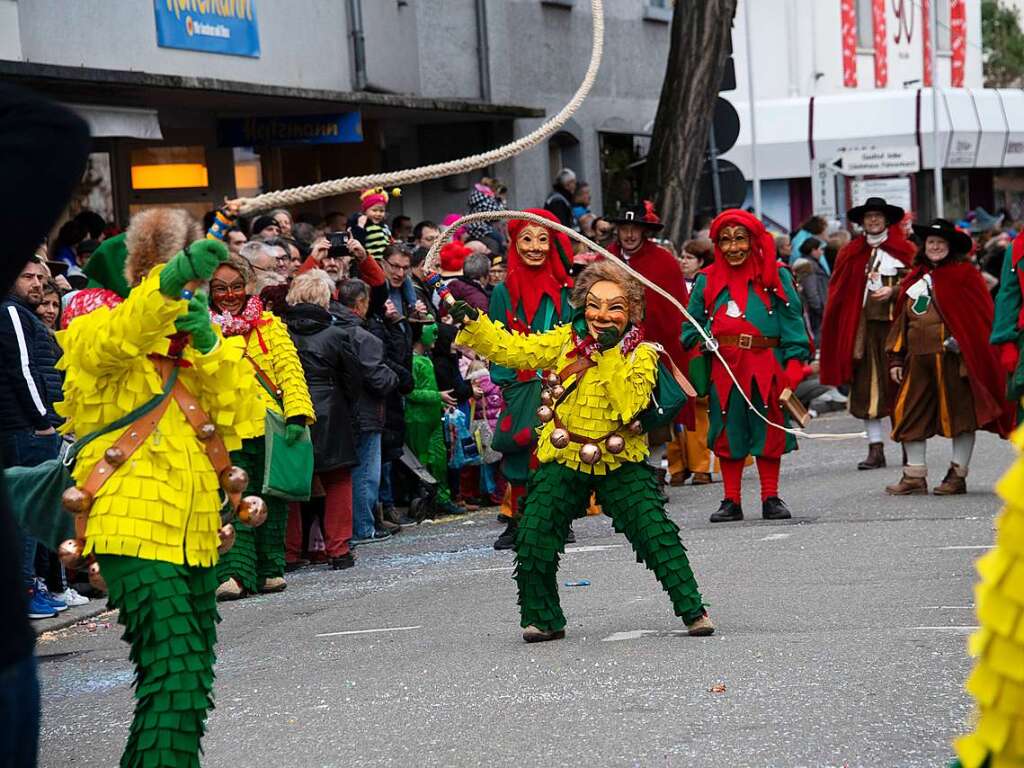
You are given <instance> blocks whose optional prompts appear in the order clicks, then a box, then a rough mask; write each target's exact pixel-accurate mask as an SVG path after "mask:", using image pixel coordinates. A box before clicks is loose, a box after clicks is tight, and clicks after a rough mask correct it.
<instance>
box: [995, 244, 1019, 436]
mask: <svg viewBox="0 0 1024 768" xmlns="http://www.w3.org/2000/svg"><path fill="white" fill-rule="evenodd" d="M992 343H993V344H995V345H996V346H997V347H999V362H1000V365H1001V366H1002V368H1003V371H1004V372H1005V373H1006V375H1007V377H1008V382H1007V387H1006V394H1007V397H1008V398H1009V399H1010V400H1012V401H1013V402H1014V403H1016V405H1017V421H1018V423H1019V422H1021V421H1024V364H1022V360H1021V354H1020V348H1021V345H1022V344H1024V232H1021V233H1020V234H1019V235H1017V237H1016V238H1014V240H1013V242H1012V243H1011V244H1010V245H1009V246H1008V247H1007V249H1006V255H1005V256H1004V257H1003V269H1002V272H1001V274H1000V276H999V292H998V293H997V294H996V314H995V321H994V322H993V324H992Z"/></svg>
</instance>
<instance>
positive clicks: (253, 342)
mask: <svg viewBox="0 0 1024 768" xmlns="http://www.w3.org/2000/svg"><path fill="white" fill-rule="evenodd" d="M260 317H261V319H263V320H264V321H267V322H266V325H261V326H260V327H259V328H256V329H254V330H253V331H252V333H250V334H249V339H248V342H245V341H244V339H243V337H241V336H239V337H237V338H239V339H242V340H243V343H245V345H246V347H245V351H246V352H247V353H248V355H249V357H251V358H252V359H253V360H255V361H256V364H257V365H258V366H259V367H260V368H261V369H262V370H263V372H264V373H266V375H267V376H269V377H270V379H271V381H273V382H274V384H275V385H276V386H277V387H279V388H280V389H281V390H282V392H283V393H284V397H283V399H284V409H283V410H282V409H281V406H280V405H278V402H277V400H275V399H274V398H273V397H271V396H270V393H269V392H267V390H266V389H265V388H264V387H262V386H261V385H260V384H259V383H258V382H257V383H256V390H257V391H258V392H259V398H260V402H261V403H262V405H263V408H264V409H270V410H273V411H276V412H277V413H281V414H283V415H284V417H285V418H286V419H290V418H292V417H293V416H304V417H305V418H306V423H307V424H312V423H313V422H314V421H315V418H316V417H315V416H314V414H313V402H312V401H311V400H310V399H309V389H308V388H307V387H306V377H305V374H303V372H302V363H300V362H299V354H298V352H296V351H295V344H294V343H292V339H291V336H289V335H288V330H287V328H285V326H284V323H282V322H281V321H280V320H278V319H277V317H276V316H275V315H274V314H273V313H271V312H264V313H263V314H262V315H261V316H260ZM247 362H248V361H247ZM249 372H250V375H252V376H254V377H255V369H254V368H253V367H252V364H251V363H249ZM263 433H264V422H263V410H260V411H259V413H258V414H256V417H255V418H253V419H248V420H246V421H244V422H242V423H240V424H239V425H238V434H239V436H240V437H241V438H242V439H243V440H244V439H246V438H250V437H262V436H263Z"/></svg>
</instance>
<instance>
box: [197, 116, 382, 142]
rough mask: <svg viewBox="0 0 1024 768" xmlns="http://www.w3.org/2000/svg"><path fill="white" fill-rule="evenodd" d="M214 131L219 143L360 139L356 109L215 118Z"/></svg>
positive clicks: (358, 140)
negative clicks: (332, 113)
mask: <svg viewBox="0 0 1024 768" xmlns="http://www.w3.org/2000/svg"><path fill="white" fill-rule="evenodd" d="M217 133H218V138H219V143H220V145H221V146H222V147H260V146H262V147H268V146H269V147H276V146H282V145H288V144H359V143H360V142H361V141H362V140H363V124H362V121H361V119H360V116H359V113H358V112H342V113H341V114H337V115H286V116H283V117H245V118H230V119H226V120H220V121H218V124H217Z"/></svg>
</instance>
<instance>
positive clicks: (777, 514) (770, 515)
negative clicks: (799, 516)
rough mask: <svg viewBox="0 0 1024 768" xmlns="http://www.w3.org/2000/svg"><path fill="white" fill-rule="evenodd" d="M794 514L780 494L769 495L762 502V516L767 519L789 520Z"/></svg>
mask: <svg viewBox="0 0 1024 768" xmlns="http://www.w3.org/2000/svg"><path fill="white" fill-rule="evenodd" d="M792 516H793V515H792V514H791V513H790V511H789V507H787V506H786V502H784V501H783V500H782V499H780V498H779V497H778V496H769V497H768V498H767V499H765V500H764V501H762V502H761V517H763V518H764V519H765V520H789V519H790V518H791V517H792Z"/></svg>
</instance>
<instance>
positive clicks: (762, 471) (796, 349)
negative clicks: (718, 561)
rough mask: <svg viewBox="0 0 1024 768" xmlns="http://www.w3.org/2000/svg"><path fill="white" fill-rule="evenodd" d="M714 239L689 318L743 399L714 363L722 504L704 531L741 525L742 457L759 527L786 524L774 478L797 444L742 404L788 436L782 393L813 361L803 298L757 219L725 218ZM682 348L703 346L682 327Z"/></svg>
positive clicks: (729, 214) (730, 214)
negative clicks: (756, 500) (749, 468)
mask: <svg viewBox="0 0 1024 768" xmlns="http://www.w3.org/2000/svg"><path fill="white" fill-rule="evenodd" d="M711 239H712V240H713V241H714V243H715V261H714V263H712V264H711V266H709V267H707V268H706V269H705V270H703V271H702V272H701V273H700V274H699V275H698V276H697V280H696V281H695V282H694V284H693V291H692V292H691V294H690V305H689V312H690V314H691V315H692V316H693V317H694V319H695V320H696V321H697V322H698V323H700V325H702V326H703V327H704V330H705V332H706V333H708V334H710V335H712V336H714V337H715V339H716V340H717V342H718V344H719V346H720V350H721V353H722V356H723V357H724V358H725V360H726V361H727V362H728V363H729V367H730V368H731V369H732V371H733V373H734V374H735V375H736V379H737V380H738V381H739V385H738V386H739V387H740V388H742V393H741V390H740V389H739V388H738V387H737V384H736V383H735V382H733V380H732V377H730V376H729V372H728V371H727V370H726V369H725V367H724V366H723V365H722V363H721V361H720V360H719V359H718V358H717V357H712V358H711V366H710V383H709V392H708V394H709V397H710V429H709V430H708V444H709V445H710V446H711V450H713V451H714V452H715V455H717V456H718V458H719V460H720V462H721V466H722V479H723V481H724V483H725V498H724V499H723V500H722V503H721V506H720V507H719V509H718V511H717V512H715V513H714V514H713V515H711V522H713V523H715V522H728V521H735V520H742V519H743V508H742V506H741V503H740V490H741V489H740V486H741V480H742V473H743V463H744V459H745V458H746V457H747V456H755V457H756V458H757V471H758V474H759V475H760V478H761V509H762V515H763V517H764V518H765V519H769V520H783V519H787V518H789V517H790V516H791V515H790V512H789V509H788V508H787V507H786V505H785V503H784V502H783V501H782V499H781V498H779V469H780V464H781V459H782V454H784V453H788V452H789V451H792V450H794V449H795V448H796V439H795V438H794V437H793V436H792V435H791V434H789V433H788V432H783V431H782V430H780V429H777V428H775V427H771V426H769V425H768V424H766V423H765V422H764V420H762V419H761V418H760V417H759V416H758V415H757V414H756V413H754V412H752V411H751V410H750V408H749V407H748V405H747V403H746V401H745V400H744V398H743V394H746V396H747V397H748V398H750V400H751V402H752V403H753V404H754V407H755V408H757V410H758V411H759V412H760V413H761V414H762V415H763V416H765V417H766V418H767V419H768V420H770V421H772V422H773V423H775V424H781V425H783V426H788V424H789V417H788V414H786V413H785V412H784V410H783V408H782V406H781V404H780V402H779V397H780V395H781V394H782V392H783V390H784V389H786V388H787V387H788V388H795V387H796V384H797V383H798V382H799V381H800V378H801V377H802V375H803V361H805V360H808V359H809V358H810V354H811V344H810V339H809V337H808V335H807V327H806V325H805V324H804V320H803V313H802V310H801V304H800V296H799V295H798V294H797V291H796V287H795V286H794V284H793V276H792V275H791V274H790V272H789V271H788V270H785V269H779V268H778V264H777V262H776V259H775V243H774V240H773V238H772V236H771V235H770V234H769V233H768V232H767V231H766V230H765V228H764V225H763V224H762V223H761V222H760V221H759V220H758V219H757V218H755V217H754V216H752V215H750V214H749V213H746V212H745V211H740V210H728V211H724V212H722V213H721V214H720V215H719V216H718V217H717V218H716V219H715V220H714V222H713V223H712V224H711ZM682 339H683V346H685V347H690V348H692V347H696V346H697V345H698V344H699V343H700V342H701V341H702V339H701V336H700V334H699V333H698V332H697V330H696V329H695V328H694V327H693V326H692V325H690V324H689V323H686V324H684V325H683V333H682Z"/></svg>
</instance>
